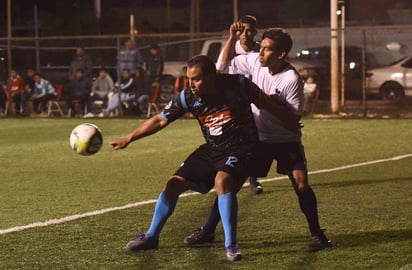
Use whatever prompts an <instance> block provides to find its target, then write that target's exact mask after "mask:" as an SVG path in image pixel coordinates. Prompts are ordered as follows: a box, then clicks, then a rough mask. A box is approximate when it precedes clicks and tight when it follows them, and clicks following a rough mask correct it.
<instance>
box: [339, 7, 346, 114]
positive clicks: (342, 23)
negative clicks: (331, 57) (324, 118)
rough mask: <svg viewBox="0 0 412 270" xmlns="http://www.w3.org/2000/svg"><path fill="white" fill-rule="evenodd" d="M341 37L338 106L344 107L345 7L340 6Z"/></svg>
mask: <svg viewBox="0 0 412 270" xmlns="http://www.w3.org/2000/svg"><path fill="white" fill-rule="evenodd" d="M341 8H342V9H341V15H340V16H341V24H340V26H341V36H340V41H341V45H340V46H341V48H340V53H341V55H340V56H341V59H340V75H341V77H340V89H341V97H340V98H341V100H340V106H341V107H345V76H346V74H345V6H344V5H342V7H341Z"/></svg>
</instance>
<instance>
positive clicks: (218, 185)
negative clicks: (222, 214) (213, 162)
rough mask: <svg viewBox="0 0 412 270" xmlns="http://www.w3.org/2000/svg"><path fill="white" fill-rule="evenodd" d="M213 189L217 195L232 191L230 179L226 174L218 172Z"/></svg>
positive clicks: (231, 180)
mask: <svg viewBox="0 0 412 270" xmlns="http://www.w3.org/2000/svg"><path fill="white" fill-rule="evenodd" d="M215 189H216V193H217V194H219V195H220V194H225V193H228V192H231V191H233V189H234V186H233V179H232V177H231V176H230V175H229V174H228V173H226V172H218V173H217V175H216V177H215Z"/></svg>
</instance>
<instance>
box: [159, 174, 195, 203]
mask: <svg viewBox="0 0 412 270" xmlns="http://www.w3.org/2000/svg"><path fill="white" fill-rule="evenodd" d="M188 189H190V186H189V184H188V181H186V180H184V179H182V178H179V177H175V176H173V177H171V178H170V179H169V180H168V181H167V183H166V186H165V189H164V191H163V192H164V193H165V195H166V197H167V198H169V199H175V198H177V197H179V195H180V194H182V193H183V192H185V191H186V190H188Z"/></svg>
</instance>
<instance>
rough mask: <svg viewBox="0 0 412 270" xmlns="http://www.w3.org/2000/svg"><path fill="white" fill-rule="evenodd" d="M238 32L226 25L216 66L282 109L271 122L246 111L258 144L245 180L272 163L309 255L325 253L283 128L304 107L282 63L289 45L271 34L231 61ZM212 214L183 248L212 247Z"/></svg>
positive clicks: (298, 154) (301, 163) (313, 204)
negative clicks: (294, 205)
mask: <svg viewBox="0 0 412 270" xmlns="http://www.w3.org/2000/svg"><path fill="white" fill-rule="evenodd" d="M242 30H243V25H242V24H241V23H238V22H236V23H233V24H232V25H231V27H230V36H229V39H228V41H227V43H226V45H225V48H224V51H223V56H222V63H223V64H225V65H230V66H231V68H232V72H236V73H239V74H250V75H251V76H252V81H253V82H254V83H255V84H256V85H258V86H259V87H260V88H261V89H262V90H263V91H264V92H265V93H266V94H268V95H270V96H272V97H273V98H276V99H277V100H278V101H279V103H280V104H283V105H284V108H285V112H284V113H282V114H279V115H278V116H274V115H270V114H269V113H268V112H267V111H265V110H259V109H258V108H257V107H255V106H253V105H252V112H253V114H254V119H255V122H256V126H257V128H258V133H259V140H260V141H261V143H260V145H259V148H258V149H257V150H256V157H255V158H254V159H253V161H254V162H253V164H251V172H250V175H255V176H259V177H263V176H266V174H267V173H268V171H269V169H270V166H271V164H272V161H273V160H274V159H276V161H277V171H278V173H281V174H286V175H288V177H289V179H290V181H291V183H292V186H293V187H294V189H295V192H296V194H297V196H298V199H299V205H300V209H301V211H302V212H303V213H304V214H305V216H306V219H307V222H308V225H309V231H310V234H311V244H310V247H311V250H319V249H323V248H326V247H330V246H332V242H331V241H330V240H329V239H328V238H327V237H326V235H325V234H324V232H323V230H322V229H321V228H320V225H319V218H318V210H317V201H316V196H315V193H314V192H313V190H312V188H311V187H310V185H309V183H308V174H307V166H306V158H305V153H304V149H303V145H302V143H301V132H300V130H296V129H292V128H290V125H289V123H293V122H294V121H296V118H298V119H299V118H300V117H301V116H302V112H303V102H304V96H303V81H302V79H301V77H300V76H299V74H298V72H297V71H296V70H295V69H294V68H293V67H292V66H291V65H290V64H289V63H288V62H286V60H285V59H286V56H287V54H288V53H289V51H290V49H291V48H292V39H291V38H290V35H289V34H288V33H287V32H286V31H285V30H283V29H280V28H271V29H268V30H266V31H265V32H264V34H263V36H262V42H261V48H260V51H259V53H249V54H247V55H238V56H236V57H234V55H235V53H234V52H235V43H236V37H237V35H238V34H239V33H241V32H242ZM232 58H233V59H232ZM213 209H214V208H212V211H211V213H210V215H209V217H208V220H207V222H206V223H205V224H204V226H203V227H202V228H201V229H200V230H198V231H196V232H195V233H193V234H192V235H190V236H188V237H186V238H185V242H186V243H187V244H188V245H196V244H201V243H205V242H213V240H214V229H213V228H212V226H213V225H214V224H217V223H216V219H217V220H219V215H216V214H215V210H213ZM211 225H212V226H211Z"/></svg>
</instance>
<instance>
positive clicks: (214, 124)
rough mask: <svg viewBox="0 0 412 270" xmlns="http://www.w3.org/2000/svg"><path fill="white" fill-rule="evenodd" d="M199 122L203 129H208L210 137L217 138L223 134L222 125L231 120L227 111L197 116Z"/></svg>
mask: <svg viewBox="0 0 412 270" xmlns="http://www.w3.org/2000/svg"><path fill="white" fill-rule="evenodd" d="M199 120H200V122H201V123H202V125H203V126H204V127H206V128H209V134H210V135H211V136H219V135H222V134H223V129H222V127H223V125H224V124H226V123H228V122H229V121H230V120H232V116H231V114H230V111H229V110H227V111H222V112H217V113H212V114H209V115H203V116H199Z"/></svg>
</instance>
